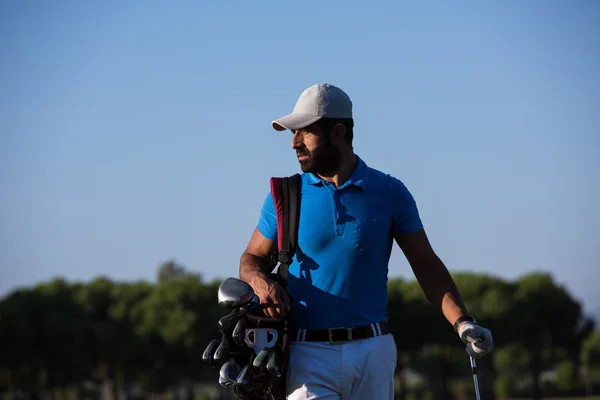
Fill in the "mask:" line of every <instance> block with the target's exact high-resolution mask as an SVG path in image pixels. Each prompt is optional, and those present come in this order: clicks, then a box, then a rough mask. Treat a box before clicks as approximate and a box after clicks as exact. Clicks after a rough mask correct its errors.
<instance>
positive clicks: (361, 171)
mask: <svg viewBox="0 0 600 400" xmlns="http://www.w3.org/2000/svg"><path fill="white" fill-rule="evenodd" d="M368 177H369V168H368V166H367V164H366V163H365V162H364V161H363V160H362V159H361V158H360V157H359V156H356V168H355V169H354V172H352V175H351V176H350V178H348V180H347V181H346V182H344V184H343V185H341V186H340V187H339V188H338V190H339V189H342V188H344V187H346V186H350V185H353V186H356V187H359V188H361V189H362V190H365V188H366V186H367V179H368ZM306 179H307V183H308V184H309V185H323V184H324V183H325V181H324V180H323V179H321V178H319V177H318V176H317V175H315V174H313V173H312V172H309V173H307V174H306Z"/></svg>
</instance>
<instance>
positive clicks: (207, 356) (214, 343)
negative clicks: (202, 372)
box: [202, 339, 221, 366]
mask: <svg viewBox="0 0 600 400" xmlns="http://www.w3.org/2000/svg"><path fill="white" fill-rule="evenodd" d="M219 344H221V343H220V342H219V341H218V340H214V339H213V340H211V341H210V343H209V344H208V346H206V349H205V350H204V353H202V361H204V362H205V363H207V364H210V365H213V366H214V358H213V356H214V354H215V351H216V350H217V347H219Z"/></svg>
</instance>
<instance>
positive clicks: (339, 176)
mask: <svg viewBox="0 0 600 400" xmlns="http://www.w3.org/2000/svg"><path fill="white" fill-rule="evenodd" d="M357 165H358V159H357V158H356V155H355V154H354V153H353V152H350V153H349V154H348V155H347V156H344V157H343V161H342V164H341V165H340V167H339V168H338V169H337V171H334V172H331V173H325V174H320V173H319V174H317V175H318V176H319V177H320V178H321V179H323V180H325V181H328V182H331V183H333V184H334V185H335V187H340V186H341V185H343V184H344V182H346V181H347V180H348V179H350V177H351V176H352V174H353V173H354V170H355V169H356V166H357Z"/></svg>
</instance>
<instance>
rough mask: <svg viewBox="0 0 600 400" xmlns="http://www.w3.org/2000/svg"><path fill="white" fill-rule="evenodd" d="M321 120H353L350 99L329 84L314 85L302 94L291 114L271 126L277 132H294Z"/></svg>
mask: <svg viewBox="0 0 600 400" xmlns="http://www.w3.org/2000/svg"><path fill="white" fill-rule="evenodd" d="M321 118H352V101H351V100H350V97H348V95H347V94H346V93H345V92H344V91H343V90H342V89H340V88H338V87H336V86H334V85H330V84H328V83H320V84H317V85H313V86H311V87H309V88H308V89H306V90H304V92H302V94H301V95H300V97H299V98H298V101H297V102H296V106H295V107H294V111H292V113H291V114H288V115H286V116H285V117H281V118H279V119H276V120H275V121H273V122H272V123H271V124H272V125H273V128H274V129H275V130H277V131H285V130H286V129H289V130H291V131H294V130H296V129H302V128H305V127H307V126H308V125H310V124H313V123H315V122H317V121H318V120H320V119H321Z"/></svg>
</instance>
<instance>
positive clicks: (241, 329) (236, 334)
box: [231, 318, 248, 346]
mask: <svg viewBox="0 0 600 400" xmlns="http://www.w3.org/2000/svg"><path fill="white" fill-rule="evenodd" d="M247 326H248V321H246V319H245V318H240V319H239V320H238V322H237V323H236V324H235V328H233V332H232V333H231V338H232V339H233V341H234V343H235V344H237V345H240V346H243V345H244V340H245V338H246V327H247Z"/></svg>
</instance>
